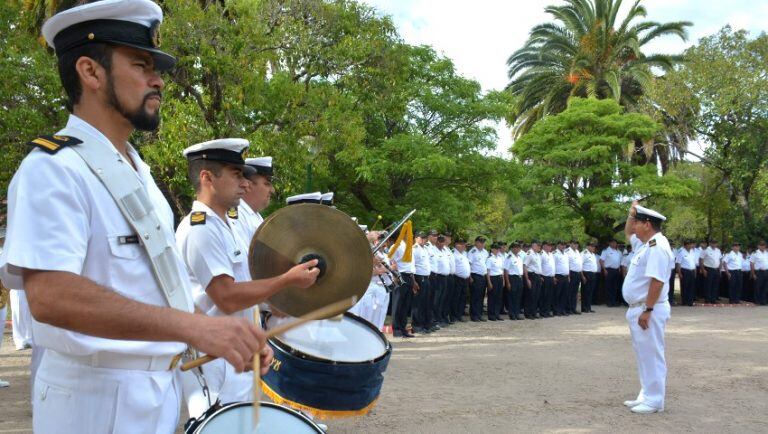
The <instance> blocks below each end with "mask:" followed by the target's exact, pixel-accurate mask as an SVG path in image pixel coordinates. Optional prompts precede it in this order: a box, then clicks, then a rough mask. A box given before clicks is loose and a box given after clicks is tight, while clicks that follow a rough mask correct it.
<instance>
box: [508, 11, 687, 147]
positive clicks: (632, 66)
mask: <svg viewBox="0 0 768 434" xmlns="http://www.w3.org/2000/svg"><path fill="white" fill-rule="evenodd" d="M565 2H566V3H565V4H564V5H560V6H548V7H547V8H546V9H545V10H546V12H547V13H549V14H550V15H552V16H553V17H554V19H555V22H554V23H544V24H539V25H537V26H536V27H534V28H533V29H532V30H531V33H530V36H529V38H528V41H527V42H526V43H525V45H524V46H523V47H522V48H520V49H519V50H517V51H516V52H514V53H513V54H512V55H511V56H510V57H509V59H508V60H507V65H508V67H509V73H508V75H509V79H510V82H509V84H508V86H507V89H508V90H509V91H510V92H511V93H512V94H513V95H515V97H516V102H517V103H516V107H515V110H514V113H513V115H512V119H511V121H512V123H513V125H514V134H515V136H516V137H519V136H520V135H521V134H524V133H526V132H527V131H529V130H530V129H531V127H532V126H533V124H534V123H535V122H536V121H538V120H539V119H541V118H542V117H544V116H546V115H548V114H555V113H559V112H561V111H563V110H565V108H566V106H567V102H568V98H569V97H571V96H580V97H595V98H600V99H602V98H613V99H615V100H616V101H617V102H619V103H620V104H621V105H623V106H624V107H626V108H629V109H632V107H634V106H636V105H637V103H638V101H639V99H640V97H641V96H642V95H643V93H644V92H643V91H644V88H645V87H646V86H647V85H648V83H649V82H650V80H652V79H653V78H654V76H653V74H652V68H654V67H657V68H660V69H662V70H664V71H667V70H669V69H671V68H672V67H673V66H674V65H675V64H676V63H677V62H680V61H681V60H682V56H677V55H664V54H651V55H646V54H644V53H643V52H642V48H643V46H645V45H646V44H648V43H649V42H650V41H652V40H654V39H656V38H658V37H661V36H665V35H675V36H678V37H680V38H681V39H683V40H686V39H687V36H688V35H687V32H686V30H685V28H686V27H687V26H690V25H691V23H690V22H687V21H677V22H671V23H665V24H660V23H656V22H651V21H641V22H633V21H636V19H638V18H641V17H645V16H646V9H645V8H644V7H643V6H641V5H640V0H636V1H635V3H634V4H633V5H632V7H631V8H630V9H629V11H628V12H627V14H626V16H625V17H624V19H623V20H622V21H621V22H618V21H617V20H618V15H619V9H620V7H621V3H622V0H565Z"/></svg>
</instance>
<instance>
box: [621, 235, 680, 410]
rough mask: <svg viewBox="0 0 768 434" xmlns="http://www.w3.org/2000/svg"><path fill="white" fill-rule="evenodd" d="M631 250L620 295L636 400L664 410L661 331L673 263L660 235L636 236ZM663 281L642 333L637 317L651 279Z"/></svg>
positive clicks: (662, 337) (665, 374)
mask: <svg viewBox="0 0 768 434" xmlns="http://www.w3.org/2000/svg"><path fill="white" fill-rule="evenodd" d="M630 241H631V243H632V251H633V252H636V254H635V257H634V258H632V261H631V262H630V266H629V270H628V271H627V276H626V278H625V279H624V286H623V288H622V294H623V295H624V299H625V300H627V302H628V303H629V305H630V306H629V309H627V315H626V318H627V323H628V325H629V330H630V333H631V335H632V346H633V348H634V350H635V357H636V359H637V366H638V373H639V377H640V393H638V395H637V400H639V401H642V402H643V403H645V404H646V405H648V406H651V407H654V408H657V409H664V395H665V390H666V378H667V365H666V360H665V355H664V329H665V327H666V323H667V321H668V320H669V316H670V307H669V302H668V301H667V296H668V293H669V267H670V265H669V264H670V263H671V262H674V256H673V254H672V250H671V249H670V247H669V242H668V241H667V238H666V237H665V236H664V235H662V234H661V233H660V232H659V233H657V234H655V235H654V236H653V237H651V239H650V240H648V242H647V243H643V242H642V241H640V239H638V238H637V236H635V235H632V237H631V240H630ZM652 279H656V280H658V281H661V282H664V286H663V288H662V290H661V296H660V297H659V300H658V302H657V303H656V304H655V305H654V306H653V312H651V315H650V319H649V321H648V329H647V330H643V329H642V328H641V327H640V325H639V324H638V318H639V317H640V315H641V314H642V313H643V311H644V310H645V308H646V304H645V300H646V297H647V296H648V290H649V288H650V284H651V280H652Z"/></svg>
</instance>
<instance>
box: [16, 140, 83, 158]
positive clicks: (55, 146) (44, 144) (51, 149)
mask: <svg viewBox="0 0 768 434" xmlns="http://www.w3.org/2000/svg"><path fill="white" fill-rule="evenodd" d="M80 143H83V141H82V140H80V139H78V138H76V137H72V136H57V135H53V136H40V137H38V138H36V139H35V140H30V141H29V142H28V143H27V144H28V145H30V146H34V147H36V148H40V149H42V150H43V151H45V152H47V153H49V154H51V155H53V154H55V153H57V152H59V151H60V150H61V148H65V147H67V146H72V145H79V144H80Z"/></svg>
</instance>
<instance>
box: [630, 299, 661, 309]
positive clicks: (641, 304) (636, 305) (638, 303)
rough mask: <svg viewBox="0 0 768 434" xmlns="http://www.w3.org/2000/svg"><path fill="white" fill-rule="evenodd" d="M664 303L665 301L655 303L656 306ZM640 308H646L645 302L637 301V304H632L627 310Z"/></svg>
mask: <svg viewBox="0 0 768 434" xmlns="http://www.w3.org/2000/svg"><path fill="white" fill-rule="evenodd" d="M666 302H667V300H664V301H657V302H656V304H662V303H666ZM640 306H646V304H645V300H643V301H638V302H637V303H632V304H630V305H629V308H630V309H632V308H633V307H640Z"/></svg>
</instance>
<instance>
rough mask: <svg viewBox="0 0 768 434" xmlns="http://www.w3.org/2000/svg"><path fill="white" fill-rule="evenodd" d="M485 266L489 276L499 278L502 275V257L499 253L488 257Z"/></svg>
mask: <svg viewBox="0 0 768 434" xmlns="http://www.w3.org/2000/svg"><path fill="white" fill-rule="evenodd" d="M485 266H486V268H488V275H489V276H501V275H502V274H504V256H502V255H501V253H497V254H495V255H493V254H492V255H490V256H488V259H486V260H485Z"/></svg>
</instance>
